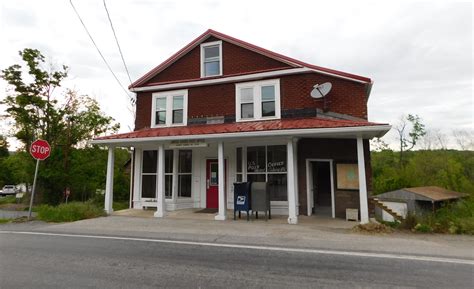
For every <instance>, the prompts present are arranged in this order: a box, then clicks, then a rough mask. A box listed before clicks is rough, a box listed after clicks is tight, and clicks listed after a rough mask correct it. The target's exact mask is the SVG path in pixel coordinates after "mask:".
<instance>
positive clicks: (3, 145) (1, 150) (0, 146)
mask: <svg viewBox="0 0 474 289" xmlns="http://www.w3.org/2000/svg"><path fill="white" fill-rule="evenodd" d="M8 155H9V153H8V141H7V138H6V137H5V136H3V135H0V159H2V158H6V157H8Z"/></svg>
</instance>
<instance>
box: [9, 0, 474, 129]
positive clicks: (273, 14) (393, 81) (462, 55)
mask: <svg viewBox="0 0 474 289" xmlns="http://www.w3.org/2000/svg"><path fill="white" fill-rule="evenodd" d="M74 4H75V5H76V8H77V10H78V11H79V13H80V14H81V16H82V18H83V21H84V22H85V23H86V25H87V27H88V28H89V30H90V32H91V33H92V35H93V37H94V39H95V41H96V43H97V45H98V46H99V47H100V49H101V51H102V53H103V54H104V56H105V57H106V59H107V60H108V61H109V63H110V65H111V67H112V69H113V70H114V71H115V72H116V74H117V76H118V77H119V79H120V81H121V82H122V83H123V84H124V86H128V83H129V81H128V77H127V75H126V74H125V71H124V68H123V65H122V61H121V59H120V55H119V53H118V51H117V47H116V45H115V40H114V38H113V35H112V31H111V29H110V25H109V23H108V20H107V16H106V14H105V10H104V7H103V4H102V1H94V0H81V1H74ZM107 6H108V9H109V12H110V14H111V18H112V20H113V21H114V26H115V29H116V32H117V36H118V38H119V40H120V44H121V47H122V51H123V53H124V56H125V60H126V61H127V64H128V67H129V71H130V73H131V76H132V79H133V80H135V79H138V78H139V77H140V76H142V75H143V74H144V73H146V72H148V71H149V70H150V69H152V68H153V67H155V66H156V65H158V64H160V63H161V62H162V61H163V60H165V59H167V58H168V57H169V56H170V55H172V54H173V53H175V52H176V51H178V50H179V49H181V48H182V47H183V46H185V45H186V44H187V43H188V42H190V41H191V40H193V39H194V38H195V37H197V36H198V35H200V34H201V33H203V32H204V31H205V30H206V29H208V28H213V29H215V30H218V31H221V32H223V33H226V34H229V35H232V36H234V37H237V38H240V39H242V40H245V41H247V42H250V43H254V44H256V45H258V46H262V47H264V48H267V49H270V50H274V51H276V52H279V53H282V54H286V55H288V56H291V57H294V58H297V59H301V60H303V61H306V62H309V63H313V64H315V65H320V66H325V67H329V68H333V69H338V70H342V71H347V72H350V73H355V74H360V75H364V76H368V77H370V78H372V79H373V80H374V82H375V84H374V87H373V90H372V95H371V98H370V100H369V117H370V118H371V120H373V121H380V122H389V123H395V122H396V121H397V119H398V117H399V116H400V115H401V114H406V113H416V114H419V115H420V116H421V117H422V118H423V120H424V121H425V122H426V124H427V126H429V127H432V128H441V129H443V130H445V131H449V130H452V129H455V128H469V127H473V126H474V120H473V112H472V111H473V110H474V106H473V96H472V82H473V75H472V32H473V31H472V4H471V3H469V2H455V3H439V2H436V3H432V2H412V1H410V2H401V3H399V2H387V1H383V2H380V1H365V2H360V1H359V2H354V1H346V2H341V1H336V2H320V1H309V0H308V1H300V2H298V3H297V4H296V3H293V2H288V1H272V2H271V5H269V3H268V2H265V1H250V0H242V1H155V0H150V1H146V0H140V1H107ZM0 7H1V9H2V11H1V12H0V13H1V15H2V17H1V18H2V19H1V20H0V27H1V31H0V32H1V35H2V38H3V39H2V40H3V41H4V42H3V43H2V45H1V48H0V49H2V53H0V68H2V67H5V66H7V65H11V64H13V63H17V62H18V61H19V59H18V56H17V51H18V50H21V49H23V48H24V47H29V46H34V47H37V48H40V49H41V50H42V51H43V52H44V53H45V54H47V55H49V56H52V57H53V58H54V59H55V62H56V63H59V64H62V63H64V64H67V65H68V66H70V67H71V79H70V81H69V82H68V84H69V85H72V86H75V87H77V88H79V89H80V90H81V91H82V92H83V93H87V94H91V95H95V96H96V97H97V99H98V100H99V102H100V103H101V105H102V107H104V109H106V111H107V113H108V114H110V115H111V116H113V117H114V118H116V119H117V120H119V121H120V122H121V123H122V131H126V130H127V127H128V126H133V119H132V118H131V117H129V116H128V115H127V114H126V113H125V114H124V113H123V107H124V106H126V105H127V104H128V103H127V99H126V96H125V95H124V92H123V91H122V89H121V88H120V87H119V86H118V84H117V83H116V81H115V80H114V78H113V77H112V75H111V74H110V72H109V71H108V70H107V68H106V66H105V65H104V63H103V62H102V60H101V58H100V57H99V55H98V53H97V51H96V50H95V48H94V47H93V45H92V44H91V42H90V40H89V38H88V36H87V35H86V33H85V32H84V29H83V27H82V26H81V24H80V22H79V21H78V19H77V18H76V15H75V14H74V12H73V10H72V8H71V7H70V5H69V2H68V1H62V0H51V1H50V2H48V5H45V4H44V2H42V1H33V0H29V1H28V0H23V1H14V2H8V1H5V2H2V4H1V6H0ZM51 7H54V8H53V9H52V8H51ZM40 16H41V17H40ZM2 86H4V84H1V83H0V97H1V95H2V94H3V93H4V89H3V88H2Z"/></svg>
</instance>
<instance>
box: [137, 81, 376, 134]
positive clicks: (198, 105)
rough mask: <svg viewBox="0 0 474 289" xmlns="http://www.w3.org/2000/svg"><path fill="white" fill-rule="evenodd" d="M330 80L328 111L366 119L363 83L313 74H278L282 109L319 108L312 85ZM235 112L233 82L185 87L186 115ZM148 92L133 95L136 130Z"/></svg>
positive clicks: (145, 120)
mask: <svg viewBox="0 0 474 289" xmlns="http://www.w3.org/2000/svg"><path fill="white" fill-rule="evenodd" d="M327 81H330V82H331V83H332V84H333V88H332V90H331V92H330V93H329V95H328V96H327V101H328V108H329V110H330V111H332V112H337V113H342V114H348V115H352V116H355V117H360V118H367V104H366V100H365V90H364V85H363V84H360V83H355V82H352V81H349V80H343V79H338V78H335V77H331V76H326V75H320V74H317V73H306V74H298V75H288V76H282V77H280V89H281V103H282V109H298V108H321V109H322V108H323V102H322V101H318V100H315V99H313V98H311V97H310V92H311V90H312V89H313V85H314V84H316V83H323V82H327ZM234 114H235V85H234V84H233V83H227V84H219V85H211V86H201V87H193V88H190V89H189V90H188V118H189V119H191V118H195V117H208V116H225V115H234ZM150 115H151V93H150V92H146V93H142V92H140V93H138V94H137V119H136V129H140V128H143V127H149V126H150Z"/></svg>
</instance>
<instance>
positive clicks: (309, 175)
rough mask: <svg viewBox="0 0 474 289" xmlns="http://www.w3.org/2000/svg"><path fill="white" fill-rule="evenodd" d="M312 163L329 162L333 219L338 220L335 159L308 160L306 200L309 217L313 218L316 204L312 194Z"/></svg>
mask: <svg viewBox="0 0 474 289" xmlns="http://www.w3.org/2000/svg"><path fill="white" fill-rule="evenodd" d="M312 162H329V170H330V172H329V173H330V180H331V215H332V218H333V219H334V218H336V202H335V201H336V200H335V194H334V171H333V164H334V160H333V159H306V200H307V215H308V216H311V215H312V212H311V209H312V208H313V204H314V193H311V188H312V187H313V170H312V168H311V166H310V165H311V163H312Z"/></svg>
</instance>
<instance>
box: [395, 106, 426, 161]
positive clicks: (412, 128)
mask: <svg viewBox="0 0 474 289" xmlns="http://www.w3.org/2000/svg"><path fill="white" fill-rule="evenodd" d="M395 130H396V131H397V133H398V140H399V143H400V152H399V165H400V167H403V165H404V163H403V162H404V160H403V157H404V152H406V151H410V150H412V149H413V148H414V147H415V145H416V144H417V142H418V141H419V140H420V139H421V138H422V137H423V136H424V135H425V134H426V131H425V125H424V124H423V123H422V122H421V119H420V117H419V116H418V115H412V114H409V115H408V116H406V117H405V116H403V117H401V118H400V121H399V123H398V124H397V125H396V126H395Z"/></svg>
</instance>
